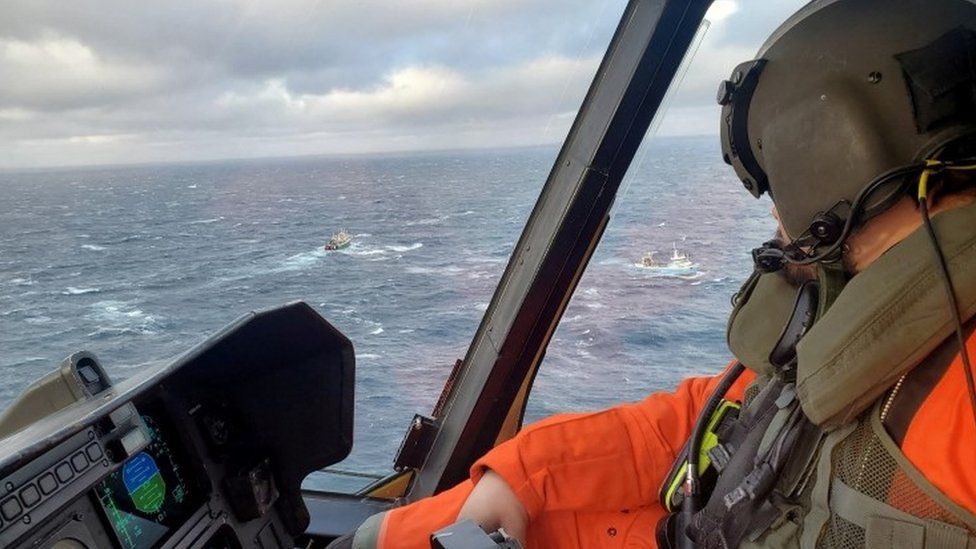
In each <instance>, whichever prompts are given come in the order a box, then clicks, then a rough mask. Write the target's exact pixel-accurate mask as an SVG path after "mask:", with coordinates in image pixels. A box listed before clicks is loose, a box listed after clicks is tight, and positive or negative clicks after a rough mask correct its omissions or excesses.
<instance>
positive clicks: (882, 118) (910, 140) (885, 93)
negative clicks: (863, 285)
mask: <svg viewBox="0 0 976 549" xmlns="http://www.w3.org/2000/svg"><path fill="white" fill-rule="evenodd" d="M718 101H719V103H720V104H721V105H722V118H721V139H722V153H723V157H724V160H725V161H726V162H727V163H729V164H731V165H732V166H733V167H734V168H735V171H736V174H737V175H738V177H739V179H740V180H741V181H742V183H743V185H744V186H745V187H746V189H747V190H748V191H749V192H750V193H752V194H753V195H754V196H756V197H759V196H761V195H762V194H764V193H769V195H770V196H771V198H772V200H773V202H774V204H775V205H776V209H777V211H778V213H779V217H780V221H781V222H782V224H783V227H784V229H785V230H786V232H787V236H789V237H790V238H791V239H799V238H811V237H814V238H818V239H822V240H823V241H824V242H829V241H830V239H831V238H833V239H835V240H836V239H837V238H838V236H839V233H840V229H839V227H840V226H842V225H843V224H844V223H845V221H846V220H847V219H848V218H849V217H851V216H859V219H858V222H863V221H864V220H866V219H868V218H870V217H871V216H872V215H876V214H877V213H880V212H881V211H883V210H884V209H885V208H886V207H888V206H890V205H891V204H893V203H894V202H895V199H896V198H900V197H901V196H904V194H903V193H902V192H897V193H893V192H892V191H891V189H890V188H889V189H888V191H889V192H887V193H886V192H884V189H882V190H881V191H879V192H878V193H875V195H873V196H871V197H869V198H870V199H866V200H865V201H864V203H863V206H864V208H863V211H862V212H860V213H858V212H854V213H852V212H851V211H850V208H851V204H852V203H853V202H854V201H855V198H856V197H857V196H858V194H859V193H861V191H862V190H864V188H865V187H866V185H868V184H869V183H870V182H872V181H873V180H877V179H878V177H879V176H880V175H881V174H885V173H886V172H889V171H891V170H897V169H898V167H903V166H906V165H909V164H912V163H918V162H920V161H923V160H925V159H927V158H930V157H932V156H933V155H937V154H939V153H940V151H943V150H945V148H946V147H947V146H950V145H951V144H955V145H952V146H958V143H960V142H963V141H965V140H967V138H968V139H969V140H971V141H976V139H973V138H972V136H973V135H976V4H974V3H973V2H971V1H968V0H815V1H813V2H811V3H810V4H807V5H806V6H805V7H803V8H802V9H801V10H800V11H799V12H797V13H796V14H795V15H793V16H792V17H791V18H790V19H788V20H787V21H786V22H785V23H784V24H783V25H782V26H780V28H779V29H777V30H776V31H775V32H774V33H773V35H772V36H771V37H770V38H769V39H768V40H767V41H766V43H765V44H764V45H763V46H762V48H761V49H760V50H759V53H758V54H757V56H756V59H754V60H752V61H748V62H745V63H742V64H741V65H739V66H737V67H736V68H735V69H734V71H733V73H732V77H731V78H730V79H729V80H727V81H724V82H722V84H721V86H720V87H719V92H718ZM973 150H974V151H976V149H973ZM872 192H873V191H872ZM894 194H897V196H894Z"/></svg>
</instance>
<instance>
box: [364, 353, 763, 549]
mask: <svg viewBox="0 0 976 549" xmlns="http://www.w3.org/2000/svg"><path fill="white" fill-rule="evenodd" d="M753 378H754V375H753V374H752V373H751V372H749V371H746V372H745V373H743V374H742V377H740V378H739V381H738V382H737V383H736V384H735V385H733V386H732V388H731V389H730V390H729V398H732V399H741V398H742V395H743V392H744V391H745V387H746V385H747V384H748V383H749V382H750V381H751V380H752V379H753ZM720 379H721V376H715V377H702V378H691V379H687V380H685V381H683V382H682V383H681V384H680V385H679V386H678V389H677V390H676V391H675V392H674V393H670V394H668V393H659V394H654V395H651V396H649V397H648V398H646V399H644V400H643V401H641V402H638V403H635V404H627V405H623V406H617V407H615V408H611V409H609V410H606V411H603V412H596V413H590V414H561V415H557V416H553V417H550V418H548V419H544V420H542V421H539V422H537V423H534V424H532V425H531V426H528V427H526V428H525V429H523V430H522V431H520V432H519V434H518V435H516V436H515V437H514V438H513V439H511V440H509V441H507V442H505V443H503V444H500V445H499V446H498V447H496V448H495V449H493V450H491V451H490V452H488V454H486V455H485V456H484V457H483V458H482V459H480V460H478V461H477V462H476V463H475V465H474V466H473V467H472V468H471V480H466V481H464V482H462V483H460V484H458V485H457V486H455V487H454V488H451V489H450V490H447V491H445V492H441V493H440V494H437V495H435V496H433V497H429V498H425V499H422V500H419V501H417V502H414V503H412V504H410V505H407V506H404V507H399V508H396V509H393V510H391V511H389V512H388V513H387V515H386V517H385V518H384V520H383V525H382V528H381V533H380V544H379V547H381V548H383V549H386V548H393V547H396V548H398V549H423V548H426V547H429V546H430V541H429V539H430V534H431V533H432V532H434V531H436V530H439V529H440V528H443V527H445V526H447V525H449V524H451V523H453V522H455V521H456V520H457V515H458V512H460V510H461V507H462V506H463V505H464V502H465V501H466V500H467V498H468V494H470V493H471V490H472V489H473V488H474V483H476V482H477V481H478V480H479V479H480V478H481V475H482V474H483V472H484V469H485V468H486V467H488V468H491V469H493V470H494V471H496V472H498V473H499V474H500V475H501V476H502V477H503V478H504V479H505V480H506V481H507V482H508V484H509V486H511V487H512V488H513V489H514V490H515V493H516V495H518V497H519V499H521V501H522V503H523V504H524V505H525V508H526V510H527V511H528V512H529V515H530V517H531V518H533V519H534V518H536V517H537V516H538V515H539V514H540V513H542V512H543V511H558V510H573V511H587V510H611V511H620V510H622V509H626V508H636V507H640V506H647V505H648V504H653V503H654V502H656V501H657V490H658V488H659V486H660V484H661V481H662V479H663V477H664V475H665V474H667V471H668V469H670V468H671V464H672V463H673V461H674V459H675V455H676V454H677V451H678V450H680V448H681V446H683V445H684V443H685V440H686V439H687V438H688V436H689V435H690V434H691V428H692V425H693V424H694V421H695V418H696V417H697V415H698V411H699V410H700V409H701V407H702V406H703V405H704V403H705V400H707V398H708V396H709V395H711V393H712V392H713V391H714V389H715V387H716V386H717V385H718V383H719V380H720ZM472 480H473V481H474V482H472Z"/></svg>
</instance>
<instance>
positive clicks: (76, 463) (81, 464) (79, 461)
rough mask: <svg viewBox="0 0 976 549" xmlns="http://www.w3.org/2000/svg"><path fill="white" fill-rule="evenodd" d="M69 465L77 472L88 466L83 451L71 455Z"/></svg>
mask: <svg viewBox="0 0 976 549" xmlns="http://www.w3.org/2000/svg"><path fill="white" fill-rule="evenodd" d="M71 467H73V468H74V470H75V471H76V472H78V473H80V472H82V471H84V470H85V468H86V467H88V458H86V457H85V453H84V452H78V453H77V454H75V455H73V456H71Z"/></svg>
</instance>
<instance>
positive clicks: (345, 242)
mask: <svg viewBox="0 0 976 549" xmlns="http://www.w3.org/2000/svg"><path fill="white" fill-rule="evenodd" d="M350 244H352V235H351V234H349V233H348V232H347V231H346V230H345V229H339V232H337V233H335V234H334V235H332V238H330V239H329V241H328V242H326V243H325V246H322V249H324V250H325V251H327V252H331V251H335V250H341V249H343V248H348V247H349V245H350Z"/></svg>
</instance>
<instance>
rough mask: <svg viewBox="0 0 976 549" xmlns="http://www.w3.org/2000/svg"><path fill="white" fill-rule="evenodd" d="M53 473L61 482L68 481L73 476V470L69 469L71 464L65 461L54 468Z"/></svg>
mask: <svg viewBox="0 0 976 549" xmlns="http://www.w3.org/2000/svg"><path fill="white" fill-rule="evenodd" d="M54 474H55V475H57V476H58V480H60V481H61V482H68V481H69V480H71V477H73V476H75V472H74V471H72V470H71V466H70V465H68V462H67V461H66V462H64V463H62V464H61V465H58V466H57V467H56V468H55V469H54Z"/></svg>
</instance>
